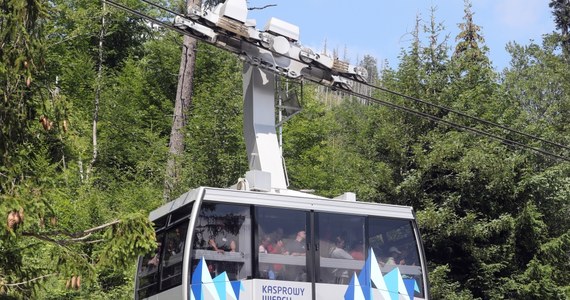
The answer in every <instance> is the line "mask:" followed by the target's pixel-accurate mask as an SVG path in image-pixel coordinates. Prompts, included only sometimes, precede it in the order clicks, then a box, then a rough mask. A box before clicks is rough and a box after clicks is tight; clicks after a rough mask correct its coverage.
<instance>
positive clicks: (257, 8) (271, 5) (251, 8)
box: [248, 4, 277, 10]
mask: <svg viewBox="0 0 570 300" xmlns="http://www.w3.org/2000/svg"><path fill="white" fill-rule="evenodd" d="M273 6H277V4H267V5H265V6H261V7H250V8H248V10H262V9H266V8H268V7H273Z"/></svg>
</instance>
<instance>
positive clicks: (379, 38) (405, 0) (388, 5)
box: [248, 0, 555, 71]
mask: <svg viewBox="0 0 570 300" xmlns="http://www.w3.org/2000/svg"><path fill="white" fill-rule="evenodd" d="M471 1H472V2H471V3H472V8H471V10H472V11H473V12H474V13H475V14H474V22H475V24H477V25H479V26H480V27H481V29H482V31H481V33H482V35H483V37H484V38H485V44H486V45H487V47H489V54H488V55H489V57H490V59H491V61H492V63H493V66H494V68H495V69H496V70H497V71H501V70H502V69H503V68H505V67H508V66H509V61H510V55H509V54H508V53H507V51H506V50H505V46H506V45H507V43H509V42H513V41H514V42H516V43H518V44H521V45H528V44H529V43H531V41H534V42H535V43H538V44H540V43H541V41H542V35H543V34H547V33H551V32H553V31H555V25H554V21H553V17H552V13H551V10H550V8H549V7H548V3H549V2H550V1H549V0H471ZM265 5H275V6H272V7H268V8H265V9H263V10H257V9H254V10H250V11H249V15H248V18H249V19H255V20H256V21H257V29H259V30H262V29H263V28H264V27H265V24H266V23H267V21H268V20H269V18H270V17H275V18H278V19H281V20H283V21H286V22H288V23H291V24H294V25H297V26H299V29H300V39H299V40H300V43H301V44H302V45H303V46H307V47H310V48H312V49H313V50H317V51H319V52H320V51H322V50H323V49H324V44H325V41H326V43H327V49H328V50H330V49H333V48H336V49H339V50H340V55H341V58H342V55H343V53H345V51H346V53H347V57H348V58H349V61H350V62H351V63H353V64H355V63H356V61H357V59H361V58H362V57H363V56H364V55H371V56H373V57H375V58H376V59H377V60H378V63H379V64H381V62H382V61H384V60H387V61H388V64H389V66H391V67H392V68H396V67H397V65H398V62H399V58H398V56H399V55H400V54H401V52H402V49H407V48H408V47H409V46H410V41H411V35H410V34H409V33H410V32H412V31H413V29H414V24H415V20H416V16H418V15H419V16H420V18H421V19H422V20H424V21H425V22H429V20H430V15H431V10H432V8H435V9H436V10H435V20H436V22H438V23H442V24H443V26H444V27H445V29H444V32H443V33H444V34H449V44H450V45H455V44H456V43H455V37H456V36H457V34H458V33H459V27H458V24H459V23H461V22H463V16H464V15H465V12H464V2H463V1H462V0H360V1H355V2H351V1H338V0H248V7H250V8H252V7H263V6H265ZM426 24H427V23H426ZM423 42H424V43H426V42H427V39H423ZM345 49H346V50H345Z"/></svg>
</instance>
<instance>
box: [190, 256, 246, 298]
mask: <svg viewBox="0 0 570 300" xmlns="http://www.w3.org/2000/svg"><path fill="white" fill-rule="evenodd" d="M242 290H243V285H242V283H241V281H230V280H229V278H228V275H227V274H226V272H223V273H222V274H220V275H218V276H216V277H214V278H212V276H210V272H209V271H208V265H207V264H206V260H205V259H204V258H203V257H202V259H201V260H200V262H199V263H198V266H196V269H195V270H194V273H193V274H192V285H191V288H190V300H204V299H215V300H239V295H240V292H241V291H242Z"/></svg>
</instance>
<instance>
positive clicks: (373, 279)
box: [344, 249, 420, 300]
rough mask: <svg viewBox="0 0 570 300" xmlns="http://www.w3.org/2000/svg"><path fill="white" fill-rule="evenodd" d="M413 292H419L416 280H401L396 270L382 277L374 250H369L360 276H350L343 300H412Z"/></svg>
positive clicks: (398, 271)
mask: <svg viewBox="0 0 570 300" xmlns="http://www.w3.org/2000/svg"><path fill="white" fill-rule="evenodd" d="M414 291H415V292H419V291H420V289H419V287H418V284H417V282H416V280H415V279H407V278H406V279H404V278H402V274H400V270H399V269H398V268H394V269H393V270H392V271H390V272H389V273H388V274H386V275H384V276H382V272H381V271H380V266H379V265H378V261H377V260H376V255H374V250H372V249H370V255H369V256H368V258H367V259H366V263H365V264H364V267H363V268H362V270H361V271H360V275H356V273H354V275H353V276H352V279H351V281H350V284H349V285H348V288H347V289H346V292H345V294H344V300H380V299H382V300H408V299H409V300H412V299H414ZM376 295H379V298H378V297H375V296H376Z"/></svg>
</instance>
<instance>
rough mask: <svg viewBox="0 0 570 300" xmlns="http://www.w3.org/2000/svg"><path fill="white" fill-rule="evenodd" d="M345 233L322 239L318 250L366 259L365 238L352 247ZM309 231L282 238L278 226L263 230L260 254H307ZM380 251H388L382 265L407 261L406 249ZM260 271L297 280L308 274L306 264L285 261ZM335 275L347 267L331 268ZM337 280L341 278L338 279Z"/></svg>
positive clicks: (380, 258)
mask: <svg viewBox="0 0 570 300" xmlns="http://www.w3.org/2000/svg"><path fill="white" fill-rule="evenodd" d="M345 236H346V235H345V234H339V235H336V236H335V237H334V238H323V239H321V240H320V242H319V252H320V256H321V257H326V258H334V259H354V260H360V261H364V260H365V251H364V245H363V243H362V241H355V242H353V243H352V246H351V247H348V245H347V243H346V238H345ZM305 240H306V232H305V231H304V230H301V231H298V232H297V233H296V235H295V236H294V238H292V237H290V238H288V239H285V238H283V231H282V230H281V229H278V230H277V231H276V232H273V233H271V234H264V235H262V236H261V238H260V243H259V246H258V249H257V250H258V253H260V254H262V253H263V254H282V255H297V256H298V255H305V254H306V241H305ZM377 252H378V253H377V254H383V253H387V254H388V255H387V256H386V255H381V256H378V263H379V265H380V267H384V266H389V265H404V264H406V253H405V252H404V251H401V250H400V249H399V248H398V247H396V246H391V247H389V248H388V249H387V250H386V251H382V250H381V249H379V250H377ZM259 270H260V275H261V277H262V278H266V279H284V280H294V281H304V280H305V278H306V272H305V268H304V267H303V266H295V265H286V266H284V265H283V264H268V263H260V264H259ZM331 272H332V273H333V275H334V276H336V277H343V275H344V274H343V275H341V274H335V273H337V272H339V273H340V272H342V273H348V272H347V271H346V270H340V271H339V270H332V269H331ZM336 282H338V280H337V281H336Z"/></svg>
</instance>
